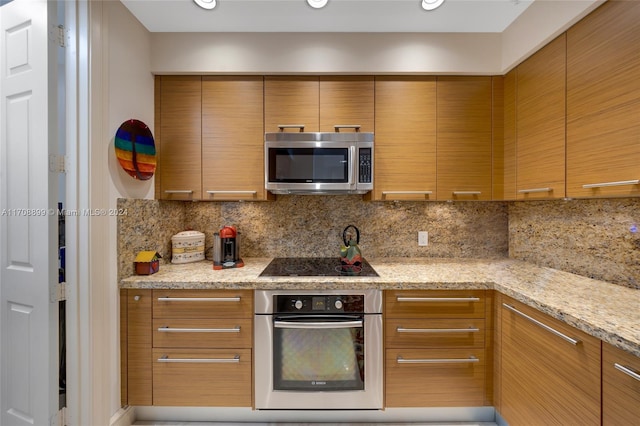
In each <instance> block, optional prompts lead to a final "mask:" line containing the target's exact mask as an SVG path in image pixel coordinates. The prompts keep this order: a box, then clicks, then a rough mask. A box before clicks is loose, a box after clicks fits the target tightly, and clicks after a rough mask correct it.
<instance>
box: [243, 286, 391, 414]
mask: <svg viewBox="0 0 640 426" xmlns="http://www.w3.org/2000/svg"><path fill="white" fill-rule="evenodd" d="M381 313H382V295H381V292H380V291H379V290H359V291H356V290H322V291H307V290H277V291H276V290H257V291H256V298H255V314H256V315H255V345H254V350H255V405H256V409H281V410H282V409H313V410H320V409H381V408H382V403H383V398H382V393H383V392H382V389H383V388H382V384H383V369H382V363H383V358H382V356H383V355H382V315H381Z"/></svg>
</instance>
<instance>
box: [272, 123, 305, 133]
mask: <svg viewBox="0 0 640 426" xmlns="http://www.w3.org/2000/svg"><path fill="white" fill-rule="evenodd" d="M278 129H280V131H281V132H284V129H300V131H301V132H302V131H303V130H304V124H278Z"/></svg>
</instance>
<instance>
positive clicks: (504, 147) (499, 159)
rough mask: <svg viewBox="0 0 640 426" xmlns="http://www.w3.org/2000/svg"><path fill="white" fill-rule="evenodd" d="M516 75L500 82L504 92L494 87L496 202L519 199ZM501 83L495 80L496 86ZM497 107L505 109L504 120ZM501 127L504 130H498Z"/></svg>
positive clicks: (515, 71)
mask: <svg viewBox="0 0 640 426" xmlns="http://www.w3.org/2000/svg"><path fill="white" fill-rule="evenodd" d="M516 76H517V68H514V69H512V70H511V71H509V72H508V73H507V74H506V75H505V76H504V77H503V78H502V81H501V82H500V83H501V87H500V89H501V93H500V92H497V91H496V89H495V88H494V97H493V99H494V100H493V103H494V124H493V127H494V136H493V196H492V198H493V199H494V200H515V199H516ZM497 82H499V80H498V77H494V87H495V85H496V83H497ZM496 104H499V105H500V106H501V107H502V119H501V120H500V117H496V116H497V115H499V114H500V111H496ZM500 126H502V129H501V131H500V130H496V129H497V128H499V127H500Z"/></svg>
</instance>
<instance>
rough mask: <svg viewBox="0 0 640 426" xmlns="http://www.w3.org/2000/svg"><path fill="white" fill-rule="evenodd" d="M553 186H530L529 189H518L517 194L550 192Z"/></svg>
mask: <svg viewBox="0 0 640 426" xmlns="http://www.w3.org/2000/svg"><path fill="white" fill-rule="evenodd" d="M551 191H553V188H531V189H519V190H518V194H533V193H535V192H551Z"/></svg>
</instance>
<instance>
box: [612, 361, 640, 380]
mask: <svg viewBox="0 0 640 426" xmlns="http://www.w3.org/2000/svg"><path fill="white" fill-rule="evenodd" d="M613 366H614V367H615V368H616V370H620V371H622V372H623V373H624V374H626V375H627V376H630V377H633V378H634V379H636V380H637V381H639V382H640V374H638V373H636V372H635V371H633V370H632V369H630V368H629V367H625V366H624V365H622V364H618V363H617V362H615V363H614V364H613Z"/></svg>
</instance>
